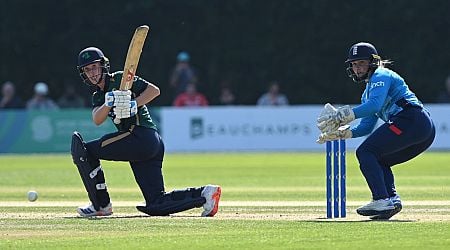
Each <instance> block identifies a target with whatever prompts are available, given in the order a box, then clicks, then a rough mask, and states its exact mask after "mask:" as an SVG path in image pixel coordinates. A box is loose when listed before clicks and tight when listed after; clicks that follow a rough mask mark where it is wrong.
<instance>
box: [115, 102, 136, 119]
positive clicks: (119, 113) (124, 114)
mask: <svg viewBox="0 0 450 250" xmlns="http://www.w3.org/2000/svg"><path fill="white" fill-rule="evenodd" d="M124 106H125V105H124ZM124 106H122V107H117V106H116V107H115V108H114V114H115V115H116V118H115V120H116V119H122V118H129V117H132V116H135V115H136V114H137V102H136V100H132V101H129V102H128V105H126V107H124Z"/></svg>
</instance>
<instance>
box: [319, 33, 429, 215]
mask: <svg viewBox="0 0 450 250" xmlns="http://www.w3.org/2000/svg"><path fill="white" fill-rule="evenodd" d="M346 63H348V68H347V72H348V75H349V77H350V78H352V79H353V81H355V82H356V83H360V84H365V85H366V88H365V90H364V92H363V94H362V97H361V104H360V105H358V106H356V107H353V108H351V107H350V106H348V105H346V106H342V107H339V108H337V109H336V108H334V107H333V106H331V105H330V104H326V105H325V108H324V110H323V111H322V113H321V114H320V116H319V118H318V120H317V122H318V123H317V126H318V127H319V129H320V130H321V134H320V135H319V138H318V140H317V142H318V143H324V142H325V141H332V140H336V139H339V138H341V139H347V138H356V137H361V136H365V135H369V136H368V137H367V138H366V140H365V141H364V142H363V143H362V144H361V145H360V146H359V147H358V148H357V150H356V156H357V158H358V161H359V164H360V169H361V172H362V174H363V175H364V177H365V179H366V181H367V184H368V185H369V188H370V191H371V192H372V202H370V203H369V204H367V205H365V206H362V207H360V208H358V209H357V210H356V212H357V213H358V214H360V215H363V216H371V219H389V218H391V217H392V216H394V215H395V214H397V213H398V212H400V210H401V209H402V204H401V200H400V196H399V195H398V194H397V192H396V190H395V184H394V175H393V173H392V170H391V167H392V166H394V165H397V164H399V163H403V162H406V161H408V160H410V159H412V158H414V157H416V156H417V155H419V154H420V153H422V152H424V151H425V150H426V149H427V148H428V147H430V145H431V143H432V142H433V140H434V137H435V127H434V124H433V121H432V120H431V118H430V114H429V113H428V111H427V110H426V109H425V108H424V107H423V104H422V103H421V102H420V101H419V100H418V98H417V97H416V95H415V94H414V93H413V92H412V91H411V90H410V89H409V88H408V85H407V84H406V83H405V81H404V80H403V78H402V77H401V76H400V75H398V74H397V73H396V72H394V71H392V70H390V69H388V68H386V66H387V65H388V64H389V63H390V61H387V60H382V59H381V57H380V56H379V55H378V52H377V50H376V49H375V47H374V46H373V45H372V44H370V43H365V42H360V43H357V44H355V45H353V46H352V47H351V48H350V51H349V53H348V58H347V60H346ZM355 119H361V120H360V122H359V124H358V125H356V126H354V127H350V126H349V125H347V124H349V123H350V122H351V121H353V120H355ZM378 119H381V120H383V121H384V122H385V123H384V124H383V125H381V126H380V127H378V128H377V129H375V130H374V128H375V125H376V123H377V120H378Z"/></svg>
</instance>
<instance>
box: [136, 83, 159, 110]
mask: <svg viewBox="0 0 450 250" xmlns="http://www.w3.org/2000/svg"><path fill="white" fill-rule="evenodd" d="M159 94H160V90H159V88H158V87H157V86H156V85H154V84H153V83H149V82H148V83H147V87H146V88H145V90H144V91H143V92H142V93H141V94H140V95H139V96H138V97H136V102H137V106H138V107H140V106H144V105H145V104H147V103H149V102H151V101H152V100H153V99H155V98H156V97H157V96H159Z"/></svg>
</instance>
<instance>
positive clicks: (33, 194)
mask: <svg viewBox="0 0 450 250" xmlns="http://www.w3.org/2000/svg"><path fill="white" fill-rule="evenodd" d="M37 198H38V193H37V192H36V191H33V190H32V191H28V200H29V201H36V200H37Z"/></svg>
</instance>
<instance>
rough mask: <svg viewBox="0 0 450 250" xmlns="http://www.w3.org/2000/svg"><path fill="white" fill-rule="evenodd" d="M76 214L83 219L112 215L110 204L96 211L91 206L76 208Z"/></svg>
mask: <svg viewBox="0 0 450 250" xmlns="http://www.w3.org/2000/svg"><path fill="white" fill-rule="evenodd" d="M77 212H78V213H79V214H80V215H81V216H83V217H92V216H108V215H111V214H112V213H113V211H112V204H111V202H110V203H109V204H108V205H106V207H100V209H99V210H98V211H97V210H95V208H94V206H93V205H92V204H89V205H86V206H84V207H79V208H77Z"/></svg>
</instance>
